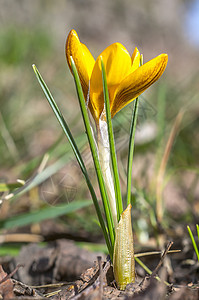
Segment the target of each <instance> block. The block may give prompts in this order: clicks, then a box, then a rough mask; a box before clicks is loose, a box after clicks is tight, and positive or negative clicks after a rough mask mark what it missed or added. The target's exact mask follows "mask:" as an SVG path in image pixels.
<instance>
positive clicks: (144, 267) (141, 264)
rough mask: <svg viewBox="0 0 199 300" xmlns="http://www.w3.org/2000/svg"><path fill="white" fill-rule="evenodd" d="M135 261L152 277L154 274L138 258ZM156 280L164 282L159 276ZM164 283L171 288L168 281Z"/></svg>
mask: <svg viewBox="0 0 199 300" xmlns="http://www.w3.org/2000/svg"><path fill="white" fill-rule="evenodd" d="M135 261H136V262H137V263H138V264H139V265H140V266H141V267H142V268H143V269H144V270H145V271H146V272H147V273H148V274H149V275H151V274H152V273H153V272H152V271H151V270H150V269H149V268H148V267H147V266H146V265H145V264H144V263H143V262H142V261H141V260H140V259H139V258H138V257H135ZM155 278H156V279H157V280H158V281H160V282H161V281H162V280H161V279H160V277H158V276H155ZM164 283H165V284H166V285H167V286H170V284H169V283H168V282H167V281H164Z"/></svg>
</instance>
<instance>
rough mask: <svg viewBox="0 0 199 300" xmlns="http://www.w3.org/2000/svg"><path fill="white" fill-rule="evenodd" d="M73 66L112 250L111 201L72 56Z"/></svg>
mask: <svg viewBox="0 0 199 300" xmlns="http://www.w3.org/2000/svg"><path fill="white" fill-rule="evenodd" d="M71 66H72V71H73V75H74V79H75V85H76V89H77V94H78V99H79V103H80V107H81V112H82V116H83V120H84V125H85V128H86V133H87V136H88V141H89V145H90V149H91V153H92V157H93V161H94V165H95V170H96V174H97V179H98V183H99V187H100V193H101V197H102V200H103V201H102V202H103V205H104V211H105V215H106V221H107V227H108V232H109V235H110V240H111V244H112V250H113V246H114V238H115V237H114V235H115V234H114V226H113V218H112V214H111V210H110V205H109V201H108V197H107V192H106V188H105V184H104V179H103V176H102V172H101V167H100V163H99V159H98V153H97V149H96V144H95V140H94V138H93V134H92V130H91V126H90V121H89V116H88V112H87V108H86V102H85V99H84V94H83V91H82V87H81V83H80V79H79V75H78V72H77V69H76V66H75V63H74V61H73V59H72V57H71ZM112 254H113V251H112Z"/></svg>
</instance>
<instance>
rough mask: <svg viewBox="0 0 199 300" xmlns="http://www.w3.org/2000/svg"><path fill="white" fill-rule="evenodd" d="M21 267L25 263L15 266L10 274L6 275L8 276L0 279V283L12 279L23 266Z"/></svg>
mask: <svg viewBox="0 0 199 300" xmlns="http://www.w3.org/2000/svg"><path fill="white" fill-rule="evenodd" d="M21 267H24V265H22V264H18V265H17V266H16V268H15V269H14V270H13V271H12V272H11V273H10V274H8V275H6V276H5V277H4V278H3V279H2V280H1V281H0V284H2V283H3V282H5V281H7V280H8V279H10V278H11V277H12V276H13V275H14V274H15V273H16V272H17V271H18V269H19V268H21Z"/></svg>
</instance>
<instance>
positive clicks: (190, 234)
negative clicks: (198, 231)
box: [187, 226, 199, 261]
mask: <svg viewBox="0 0 199 300" xmlns="http://www.w3.org/2000/svg"><path fill="white" fill-rule="evenodd" d="M187 229H188V232H189V236H190V238H191V241H192V244H193V248H194V250H195V252H196V256H197V259H198V261H199V251H198V247H197V245H196V241H195V239H194V236H193V233H192V231H191V228H190V227H189V226H187Z"/></svg>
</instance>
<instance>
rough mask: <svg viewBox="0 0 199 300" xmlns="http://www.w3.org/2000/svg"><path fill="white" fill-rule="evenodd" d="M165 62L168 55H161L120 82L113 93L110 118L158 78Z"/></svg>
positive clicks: (164, 66)
mask: <svg viewBox="0 0 199 300" xmlns="http://www.w3.org/2000/svg"><path fill="white" fill-rule="evenodd" d="M167 61H168V55H167V54H161V55H159V56H157V57H155V58H154V59H152V60H150V61H149V62H147V63H146V64H144V65H143V66H141V67H140V68H138V69H136V70H135V71H134V72H133V73H131V74H130V75H128V76H127V77H126V78H125V79H124V80H123V81H122V82H121V84H120V85H119V87H118V88H117V90H116V91H115V97H114V101H113V103H112V107H111V117H112V118H113V116H114V115H115V114H116V113H117V112H118V111H120V110H121V109H122V108H123V107H124V106H126V105H127V104H129V103H130V102H131V101H133V100H134V99H135V98H136V97H138V96H139V95H140V94H141V93H143V92H144V91H145V90H146V89H147V88H148V87H149V86H151V85H152V84H153V83H154V82H155V81H156V80H158V79H159V78H160V76H161V75H162V73H163V72H164V70H165V68H166V65H167Z"/></svg>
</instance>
